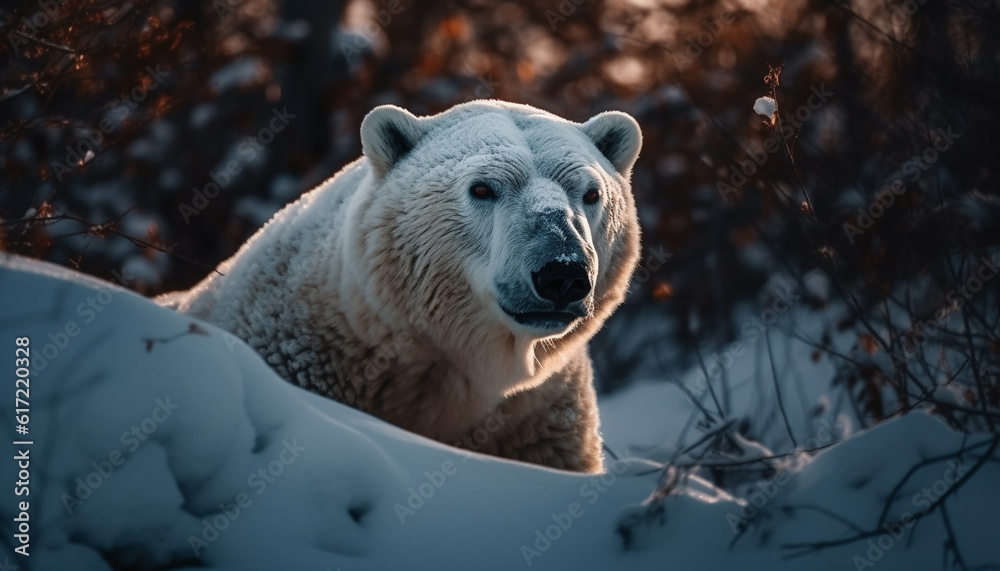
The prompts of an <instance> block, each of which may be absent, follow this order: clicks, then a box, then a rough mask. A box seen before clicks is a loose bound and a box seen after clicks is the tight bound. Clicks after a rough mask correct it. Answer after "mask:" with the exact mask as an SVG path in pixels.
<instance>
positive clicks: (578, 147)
mask: <svg viewBox="0 0 1000 571" xmlns="http://www.w3.org/2000/svg"><path fill="white" fill-rule="evenodd" d="M361 140H362V145H363V148H364V155H365V158H366V159H367V161H368V163H369V165H370V169H369V171H368V173H367V175H366V176H367V177H370V178H369V179H368V182H369V184H362V185H361V187H362V189H363V190H362V193H363V194H362V195H361V196H359V197H358V198H359V200H358V201H357V202H356V203H355V204H356V206H355V208H353V209H352V212H351V213H349V214H348V216H349V220H348V221H347V223H348V224H349V225H350V227H351V230H350V231H349V235H350V241H351V244H350V245H349V247H350V248H353V249H354V250H353V251H354V253H355V256H352V258H353V259H354V260H355V261H356V262H357V263H358V264H360V265H361V268H360V270H361V273H360V275H361V276H363V279H365V280H366V281H367V284H366V286H365V288H364V290H365V293H364V296H365V303H366V305H368V306H369V309H370V310H371V311H374V312H375V313H376V314H377V315H378V316H379V320H380V321H381V322H383V323H386V324H388V326H389V327H390V328H392V329H393V330H395V331H407V332H409V333H410V334H412V335H413V336H414V338H415V339H418V340H422V342H423V343H424V344H425V345H426V351H427V354H428V355H437V356H439V357H440V358H443V359H445V360H447V361H448V362H449V365H450V366H451V367H454V368H457V369H458V370H460V371H462V372H463V373H464V375H465V377H466V379H468V380H470V382H474V383H475V384H476V386H477V387H479V388H481V390H483V391H485V392H486V393H488V394H489V395H491V396H492V397H494V398H495V399H500V398H503V397H504V396H507V395H509V394H511V393H513V392H516V391H519V390H524V389H527V388H531V387H533V386H536V385H537V384H539V383H540V382H542V381H544V380H545V379H546V378H547V377H548V376H550V375H551V374H552V373H553V372H554V371H555V370H557V369H558V368H560V367H562V366H563V365H565V364H566V362H567V361H568V360H569V359H570V358H572V357H573V356H574V355H576V354H577V353H578V352H579V351H584V350H585V344H586V342H587V341H588V340H589V339H590V338H591V337H592V336H593V335H594V333H595V332H596V331H597V329H598V328H600V326H601V325H602V324H603V322H604V320H605V319H607V317H608V316H609V315H610V314H611V312H612V311H613V310H614V309H615V308H616V307H617V306H618V305H619V304H620V303H621V302H622V300H623V299H624V297H625V293H626V291H627V288H628V283H629V280H630V278H631V275H632V270H633V268H634V266H635V264H636V261H637V259H638V250H639V224H638V220H637V217H636V210H635V204H634V201H633V198H632V190H631V186H630V182H629V179H630V175H631V170H632V165H633V164H634V163H635V160H636V158H637V156H638V154H639V148H640V146H641V143H642V134H641V132H640V130H639V126H638V124H637V123H636V121H635V120H634V119H633V118H632V117H630V116H629V115H627V114H625V113H620V112H613V111H612V112H605V113H601V114H599V115H596V116H595V117H593V118H591V119H590V120H589V121H587V122H585V123H582V124H579V123H573V122H570V121H567V120H565V119H562V118H560V117H557V116H555V115H552V114H550V113H547V112H545V111H541V110H538V109H535V108H532V107H529V106H525V105H517V104H512V103H506V102H501V101H476V102H470V103H465V104H462V105H458V106H456V107H453V108H451V109H449V110H448V111H446V112H444V113H441V114H438V115H434V116H429V117H416V116H414V115H412V114H411V113H409V112H408V111H406V110H404V109H401V108H399V107H395V106H391V105H384V106H381V107H378V108H376V109H374V110H373V111H371V112H370V113H369V114H368V115H367V116H366V117H365V119H364V122H363V123H362V126H361Z"/></svg>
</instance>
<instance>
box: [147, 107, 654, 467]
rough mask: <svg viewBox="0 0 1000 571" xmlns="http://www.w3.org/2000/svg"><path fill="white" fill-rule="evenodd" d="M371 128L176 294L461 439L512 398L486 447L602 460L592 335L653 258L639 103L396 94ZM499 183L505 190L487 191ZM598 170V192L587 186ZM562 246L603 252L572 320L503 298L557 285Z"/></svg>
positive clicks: (565, 254)
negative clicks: (596, 110) (645, 237)
mask: <svg viewBox="0 0 1000 571" xmlns="http://www.w3.org/2000/svg"><path fill="white" fill-rule="evenodd" d="M361 138H362V144H363V148H364V153H365V157H363V158H361V159H359V160H357V161H355V162H353V163H351V164H350V165H348V166H346V167H345V168H344V169H343V170H342V171H341V172H340V173H338V174H337V175H336V176H335V177H333V178H332V179H330V180H328V181H326V182H324V183H323V184H321V185H320V186H318V187H317V188H315V189H313V190H312V191H310V192H309V193H307V194H305V195H304V196H303V197H302V198H300V199H299V200H298V201H296V202H294V203H292V204H290V205H289V206H287V207H286V208H285V209H283V210H282V211H280V212H279V213H277V214H276V215H275V216H274V218H273V219H272V220H271V221H270V222H268V223H267V224H266V225H265V226H264V227H263V228H262V229H261V230H260V231H259V232H257V233H256V234H255V235H254V236H253V237H252V238H251V239H250V240H249V241H248V242H247V243H246V244H245V245H244V246H243V247H242V248H241V249H240V251H239V252H237V253H236V254H235V255H234V256H233V257H232V258H230V259H229V260H226V261H225V262H223V263H222V264H221V265H220V267H219V272H221V273H222V274H224V275H219V274H217V273H213V274H212V275H210V276H209V277H207V278H206V279H205V280H204V281H203V282H201V283H200V284H198V285H197V286H195V287H194V288H193V289H191V290H190V291H188V292H185V293H182V294H170V295H168V296H164V297H162V298H160V301H161V303H164V304H166V305H170V306H173V307H176V308H177V309H178V311H182V312H185V313H190V314H192V315H196V316H198V317H201V318H203V319H206V320H208V321H210V322H213V323H215V324H217V325H219V326H221V327H223V328H225V329H228V330H229V331H232V332H233V333H235V334H236V335H238V336H239V337H241V338H243V339H245V340H246V341H247V342H248V343H249V344H250V345H251V346H252V347H254V348H255V349H256V350H257V351H258V352H260V353H261V354H262V355H263V356H264V357H265V358H266V359H267V361H268V362H269V363H271V365H272V366H274V367H275V369H276V370H277V371H278V372H279V373H280V374H281V375H282V376H284V377H285V378H287V379H289V380H291V381H293V382H297V383H299V384H301V385H302V386H305V387H308V388H310V389H311V390H315V391H317V392H320V393H322V394H325V395H327V396H330V397H331V398H335V399H337V400H340V401H342V402H345V403H347V404H350V405H352V406H356V407H358V408H361V409H362V410H366V411H368V412H371V413H372V414H375V415H377V416H380V417H382V418H385V419H386V420H389V421H391V422H394V423H396V424H398V425H400V426H403V427H404V428H407V429H409V430H412V431H414V432H418V433H420V434H424V435H425V436H428V437H431V438H435V439H438V440H441V441H444V442H448V443H456V442H460V441H461V440H462V438H463V437H464V436H465V435H467V434H469V433H470V431H473V430H474V429H476V428H477V427H479V426H480V424H481V423H482V422H483V421H484V419H486V418H488V415H489V414H491V413H494V414H495V413H496V412H497V411H498V410H499V411H504V414H509V415H511V416H512V420H509V421H508V424H507V425H505V427H504V428H503V429H502V430H500V431H498V432H496V431H495V432H494V433H493V434H492V439H491V441H490V442H489V443H486V444H482V443H480V444H477V445H475V446H469V447H472V448H474V449H477V448H478V449H482V450H483V451H486V452H490V453H494V454H497V455H501V456H506V457H511V458H518V459H522V460H527V461H532V462H537V463H541V464H546V465H550V466H555V467H561V468H568V469H577V470H595V469H598V468H599V466H600V439H599V436H597V415H596V403H595V402H594V396H593V389H592V387H591V386H590V383H591V378H590V368H589V359H588V358H587V356H586V342H587V341H588V340H589V339H590V337H591V336H592V335H593V334H594V333H595V332H596V330H597V329H598V328H599V327H600V326H601V324H602V323H603V321H604V320H605V319H606V318H607V317H608V315H610V313H611V311H613V310H614V308H615V307H616V306H617V305H618V304H619V303H620V302H621V301H622V299H623V297H624V293H625V290H626V287H627V284H628V280H629V277H630V275H631V271H632V267H633V266H634V264H635V261H636V258H637V256H638V224H637V221H636V215H635V206H634V204H633V201H632V197H631V189H630V186H629V177H630V171H631V167H632V164H633V163H634V161H635V159H636V156H637V155H638V151H639V146H640V144H641V134H640V132H639V129H638V126H637V125H636V124H635V121H634V120H633V119H632V118H631V117H629V116H627V115H625V114H623V113H617V112H611V113H602V114H601V115H598V116H596V117H595V118H593V119H591V120H590V121H588V122H587V123H584V124H582V125H580V124H576V123H572V122H569V121H566V120H564V119H561V118H559V117H556V116H554V115H551V114H549V113H546V112H544V111H541V110H538V109H534V108H532V107H528V106H524V105H516V104H511V103H505V102H500V101H484V102H473V103H467V104H463V105H459V106H456V107H454V108H452V109H450V110H448V111H446V112H444V113H441V114H439V115H435V116H430V117H424V118H417V117H415V116H413V115H412V114H410V113H409V112H407V111H405V110H403V109H400V108H397V107H392V106H383V107H379V108H377V109H375V110H373V111H372V112H371V113H370V114H369V115H368V116H367V117H366V118H365V120H364V122H363V124H362V128H361ZM599 148H600V149H601V150H599ZM484 181H485V182H488V183H489V184H490V185H491V186H492V187H494V188H495V189H496V194H497V199H496V200H492V201H490V200H486V201H484V200H477V199H475V198H474V197H472V196H471V195H470V193H469V187H470V186H471V185H473V183H476V182H484ZM589 188H595V189H598V190H599V191H600V196H601V199H600V202H599V204H596V205H585V204H584V203H583V200H582V196H583V194H584V193H585V192H586V191H587V189H589ZM546 213H547V214H546ZM546 216H548V218H546ZM547 260H549V261H551V260H556V261H560V262H578V263H581V264H585V265H586V268H587V269H586V272H587V275H588V279H589V280H590V283H591V287H592V290H591V292H590V294H589V295H588V297H587V298H586V299H584V300H582V301H580V302H579V304H578V306H579V308H580V311H582V312H585V315H584V316H583V317H581V318H579V319H577V320H575V321H574V322H573V323H572V324H570V325H569V326H568V327H566V328H565V329H564V330H551V331H539V330H538V329H537V328H533V327H527V326H524V325H520V324H519V323H518V322H516V321H515V320H514V319H513V318H512V317H511V315H509V314H508V313H505V311H504V310H502V309H501V306H500V305H499V304H500V303H501V302H503V303H508V304H510V303H515V304H529V305H530V304H535V303H543V302H541V301H539V300H541V298H539V297H538V294H537V293H533V292H534V291H535V289H534V288H533V286H532V285H531V284H532V281H531V280H532V272H536V271H538V269H539V267H541V265H543V264H544V263H545V262H546V261H547ZM511 300H513V301H511ZM532 307H533V306H532ZM508 309H510V308H508ZM531 310H532V309H531V308H528V309H523V310H522V309H517V308H515V311H519V312H520V311H531ZM546 419H548V420H546ZM553 419H554V420H553ZM556 425H558V426H556ZM532 435H534V436H532ZM466 445H468V443H466Z"/></svg>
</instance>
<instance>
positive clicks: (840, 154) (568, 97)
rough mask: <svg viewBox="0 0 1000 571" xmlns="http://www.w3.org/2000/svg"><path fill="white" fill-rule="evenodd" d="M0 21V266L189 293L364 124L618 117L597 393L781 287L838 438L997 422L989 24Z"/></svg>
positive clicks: (516, 19) (954, 16)
mask: <svg viewBox="0 0 1000 571" xmlns="http://www.w3.org/2000/svg"><path fill="white" fill-rule="evenodd" d="M0 21H2V28H0V37H2V42H0V218H2V219H3V223H2V224H0V243H2V244H3V249H4V250H6V251H9V252H16V253H18V254H22V255H26V256H33V257H37V258H42V259H46V260H50V261H53V262H55V263H58V264H62V265H67V266H72V267H76V268H78V269H79V270H81V271H83V272H87V273H90V274H93V275H96V276H99V277H101V278H105V279H109V280H115V281H118V282H119V283H124V285H126V286H127V287H129V288H132V289H135V290H137V291H139V292H141V293H143V294H147V295H152V294H156V293H159V292H163V291H169V290H173V289H181V288H187V287H189V286H191V285H192V284H193V283H195V282H196V281H198V280H200V279H201V278H202V277H203V276H204V275H206V274H207V273H208V271H209V270H210V269H211V268H212V267H214V266H215V265H216V264H217V263H218V262H219V261H221V260H223V259H225V258H226V257H228V256H229V255H231V254H232V253H233V252H234V251H235V250H236V249H237V248H238V247H239V246H240V244H241V243H242V242H243V241H244V240H245V239H246V238H247V237H248V236H249V235H250V234H251V233H253V232H254V231H255V230H256V229H257V228H259V227H260V226H261V225H262V224H263V223H264V222H265V221H266V220H267V219H268V218H269V217H270V216H271V215H272V214H273V213H274V212H276V211H277V210H278V209H280V208H281V207H282V206H283V205H284V204H286V203H288V202H290V201H292V200H294V199H295V198H296V197H297V196H298V195H299V194H301V193H302V192H304V191H306V190H308V189H310V188H311V187H313V186H314V185H316V184H317V183H319V182H321V181H322V180H324V179H326V178H327V177H329V176H331V175H332V174H334V173H335V172H336V171H337V170H338V169H339V168H340V167H342V166H343V165H344V164H346V163H348V162H349V161H351V160H353V159H355V158H356V157H358V156H359V154H360V151H361V149H360V142H359V137H358V129H359V125H360V122H361V119H362V118H363V117H364V115H365V113H367V112H368V111H369V110H370V109H371V108H372V107H374V106H376V105H379V104H382V103H395V104H398V105H401V106H403V107H406V108H407V109H409V110H411V111H413V112H414V113H416V114H418V115H419V114H431V113H436V112H439V111H442V110H444V109H446V108H448V107H450V106H452V105H454V104H456V103H459V102H462V101H467V100H470V99H474V98H499V99H505V100H509V101H516V102H523V103H527V104H531V105H535V106H538V107H541V108H544V109H546V110H548V111H551V112H553V113H556V114H559V115H561V116H564V117H566V118H569V119H572V120H575V121H584V120H586V119H587V118H589V117H590V116H592V115H594V114H596V113H598V112H601V111H604V110H608V109H620V110H623V111H626V112H628V113H631V114H632V115H633V116H634V117H635V118H636V119H637V120H638V121H639V123H640V125H641V126H642V129H643V133H644V137H645V143H644V146H643V151H642V154H641V156H640V159H639V162H638V164H637V166H636V169H635V173H634V183H633V186H634V189H635V194H636V197H637V200H638V204H639V212H640V217H641V222H642V226H643V261H642V263H641V266H640V268H639V271H638V273H637V275H636V278H635V283H634V286H633V290H632V293H631V295H630V298H629V300H628V302H627V304H626V305H625V306H624V307H623V308H622V309H621V310H620V312H619V313H618V314H617V315H616V316H615V318H614V320H613V321H612V322H611V323H609V325H608V327H607V328H606V329H605V330H604V331H603V332H602V333H601V334H600V335H599V337H598V338H597V339H596V340H595V342H594V344H593V347H592V354H593V356H594V359H595V363H596V368H597V373H598V376H599V382H600V384H601V389H602V390H604V391H610V390H614V389H615V388H617V387H620V386H623V385H624V384H626V383H628V382H630V381H632V380H634V379H637V378H640V377H643V376H653V377H659V378H667V379H669V378H672V377H673V376H674V375H676V374H679V372H680V371H683V370H684V369H686V368H688V367H691V366H700V367H702V368H703V370H706V371H707V368H708V366H710V365H711V363H707V362H706V359H705V357H707V356H708V355H710V354H712V352H716V355H718V354H719V353H718V351H720V350H723V349H724V348H725V347H727V346H728V344H730V343H731V342H733V340H734V339H739V338H740V336H741V335H743V334H745V331H741V326H740V324H741V322H743V320H744V318H745V317H746V316H747V315H748V314H753V313H752V312H754V311H756V312H759V308H761V307H768V306H771V305H772V303H773V302H774V301H775V300H776V299H777V298H778V297H780V295H781V292H782V291H787V289H788V288H789V287H791V288H794V291H796V292H798V293H796V295H797V296H799V301H798V302H796V303H798V304H802V307H806V306H808V308H809V309H810V310H811V311H815V312H816V313H815V314H816V315H817V316H818V317H817V319H822V320H823V325H822V328H823V334H822V335H821V336H818V337H817V338H816V339H815V340H814V343H815V347H816V353H815V354H814V356H813V358H814V359H815V360H817V361H818V360H820V359H830V360H832V361H833V362H834V363H835V368H836V378H835V379H834V383H835V384H836V385H837V386H840V387H842V388H843V389H844V394H846V395H848V397H849V400H850V406H851V407H853V409H854V412H855V415H856V416H857V417H858V418H859V419H860V420H862V424H870V423H872V422H876V421H878V420H879V419H882V418H885V417H886V416H888V415H892V414H894V413H897V412H900V411H904V410H909V409H910V408H913V407H917V406H931V407H934V408H935V409H936V410H937V411H939V412H940V413H942V414H943V415H944V416H945V417H947V418H950V419H952V420H954V423H955V424H956V425H958V426H968V425H969V422H970V420H969V419H972V421H971V422H972V424H974V425H975V426H977V427H986V428H988V429H991V430H995V427H994V423H995V422H1000V416H998V415H997V414H996V412H995V411H996V409H995V408H991V407H996V406H998V405H1000V378H998V376H1000V367H998V366H997V363H998V362H1000V324H998V321H1000V315H998V309H997V308H998V304H997V292H998V291H1000V288H997V285H998V283H1000V280H997V281H992V282H991V281H990V279H991V278H992V277H993V276H995V275H996V273H995V270H993V271H994V273H993V274H992V275H989V274H990V271H991V270H989V267H990V259H991V258H990V256H993V258H992V260H993V261H994V262H996V261H1000V250H998V246H1000V200H998V197H997V167H998V163H997V160H996V159H997V153H998V150H1000V102H998V96H1000V4H998V3H997V2H992V1H983V0H873V1H871V2H868V1H860V0H858V1H854V2H849V1H832V2H830V1H826V0H798V1H796V0H787V1H785V0H774V1H768V0H746V1H745V2H743V3H738V2H727V1H719V0H708V1H684V0H669V1H668V0H548V1H545V2H521V1H507V2H499V3H497V2H484V1H478V0H469V1H445V2H422V3H421V2H417V1H413V0H388V1H383V0H371V1H367V0H347V1H338V0H329V1H322V2H314V1H312V0H204V1H193V0H130V1H127V2H119V1H114V2H113V1H110V0H17V1H15V2H8V3H6V6H5V7H4V8H0ZM761 96H771V97H773V98H774V99H775V100H776V101H777V112H776V115H775V116H774V117H767V116H766V115H767V114H768V113H767V112H765V113H764V114H763V115H761V114H758V113H755V112H754V109H753V106H754V102H755V100H756V99H757V98H758V97H761ZM234 165H235V166H234ZM894 181H899V182H898V183H895V185H894ZM984 268H986V269H985V270H984ZM778 276H780V279H779V278H778ZM977 276H978V280H979V281H978V282H972V281H970V280H972V279H974V278H976V277H977ZM975 283H979V287H976V288H973V286H974V285H975ZM959 287H968V289H969V291H970V292H971V291H972V289H975V291H974V292H972V293H973V295H968V296H966V295H965V294H964V293H961V292H958V294H956V291H957V290H956V288H959ZM3 303H9V301H6V300H5V301H4V302H3ZM748 308H755V309H748ZM748 312H750V313H748ZM758 314H759V313H758ZM790 334H794V332H790ZM834 338H838V339H843V338H848V339H849V343H848V344H847V345H846V346H844V345H842V344H841V345H837V344H835V343H834V342H833V341H832V340H833V339H834ZM802 382H809V379H803V380H802ZM943 389H947V390H948V391H951V393H954V394H952V395H951V396H949V397H947V398H945V397H944V396H942V392H941V391H942V390H943Z"/></svg>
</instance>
